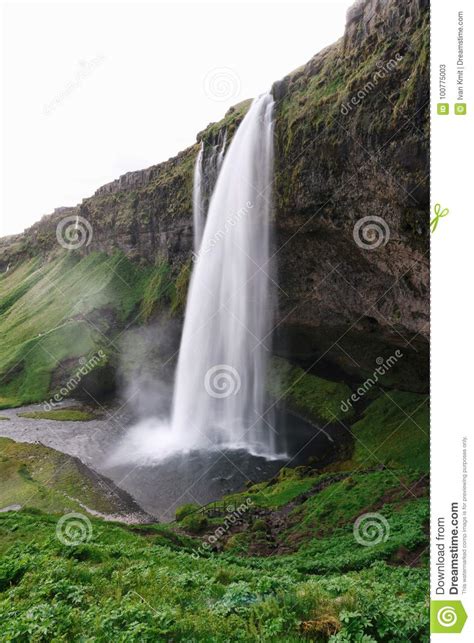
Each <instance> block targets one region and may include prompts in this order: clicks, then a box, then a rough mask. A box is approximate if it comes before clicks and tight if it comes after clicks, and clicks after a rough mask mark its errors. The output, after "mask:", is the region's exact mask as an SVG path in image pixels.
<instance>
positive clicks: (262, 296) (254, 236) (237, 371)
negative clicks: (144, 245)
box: [172, 94, 274, 455]
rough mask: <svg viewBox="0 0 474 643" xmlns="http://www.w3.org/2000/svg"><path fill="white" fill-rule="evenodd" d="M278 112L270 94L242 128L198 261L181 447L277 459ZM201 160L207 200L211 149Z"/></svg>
mask: <svg viewBox="0 0 474 643" xmlns="http://www.w3.org/2000/svg"><path fill="white" fill-rule="evenodd" d="M273 104H274V103H273V98H272V97H271V95H270V94H265V95H263V96H260V97H259V98H257V99H255V100H254V101H253V103H252V105H251V107H250V109H249V111H248V113H247V115H246V116H245V118H244V120H243V121H242V123H241V125H240V126H239V128H238V130H237V132H236V134H235V136H234V138H233V140H232V143H231V145H230V147H229V149H228V151H227V153H226V155H225V157H224V159H223V163H222V168H221V170H220V173H219V176H218V179H217V183H216V186H215V189H214V192H213V194H212V197H211V200H210V204H209V211H208V213H207V220H206V223H205V228H204V231H203V235H202V240H201V242H200V244H198V245H199V246H200V247H199V252H198V253H197V254H196V256H195V259H196V262H195V266H194V271H193V275H192V279H191V284H190V288H189V294H188V301H187V306H186V314H185V322H184V328H183V335H182V339H181V347H180V353H179V359H178V366H177V372H176V381H175V389H174V398H173V409H172V434H173V442H179V443H182V444H183V446H186V445H188V448H193V447H197V446H199V447H203V448H212V447H213V446H220V447H223V446H226V447H230V448H245V449H247V450H248V451H250V452H252V453H257V454H266V455H271V454H272V453H274V439H273V438H274V435H273V430H272V428H271V427H270V426H269V424H268V421H269V418H268V416H266V418H265V419H263V417H262V415H264V412H265V375H266V366H267V364H266V362H267V352H268V344H269V336H270V331H271V328H272V318H273V314H272V308H273V296H272V291H271V285H272V283H273V281H272V278H271V270H272V268H271V261H270V215H271V183H272V171H273V120H272V112H273ZM200 154H201V158H200V159H199V162H198V163H197V164H196V175H197V177H198V180H199V186H198V187H199V194H200V192H201V186H202V168H203V165H202V159H203V148H202V147H201V152H200ZM198 168H199V169H198ZM195 194H196V193H195ZM197 213H198V214H199V215H201V214H202V211H201V210H198V211H197ZM196 219H197V220H198V225H201V223H202V221H201V218H199V217H195V220H196Z"/></svg>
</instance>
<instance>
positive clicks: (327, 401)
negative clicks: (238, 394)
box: [268, 357, 353, 423]
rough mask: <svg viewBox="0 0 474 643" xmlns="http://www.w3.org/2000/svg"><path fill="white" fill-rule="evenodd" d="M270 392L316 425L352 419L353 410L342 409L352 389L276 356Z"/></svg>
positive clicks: (269, 385)
mask: <svg viewBox="0 0 474 643" xmlns="http://www.w3.org/2000/svg"><path fill="white" fill-rule="evenodd" d="M268 389H269V393H270V394H271V395H272V396H273V397H275V398H276V399H278V400H283V401H285V402H286V403H287V404H288V406H289V407H290V408H291V409H293V410H295V411H297V412H300V413H302V414H304V415H305V416H306V417H308V418H309V419H311V420H313V421H315V422H322V423H327V422H335V421H337V420H338V419H341V418H345V421H347V419H350V417H351V416H352V414H353V410H352V409H350V410H349V411H348V412H347V413H345V412H344V411H342V410H341V402H343V401H344V400H346V399H347V398H348V397H350V395H351V389H350V388H349V387H348V386H347V385H346V384H343V383H341V382H332V381H331V380H327V379H324V378H322V377H316V376H315V375H311V374H309V373H306V372H305V371H304V370H303V369H302V368H299V367H298V366H292V365H291V364H290V363H289V362H287V361H286V360H284V359H282V358H280V357H275V358H273V359H272V361H271V365H270V371H269V381H268Z"/></svg>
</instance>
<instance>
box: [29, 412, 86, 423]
mask: <svg viewBox="0 0 474 643" xmlns="http://www.w3.org/2000/svg"><path fill="white" fill-rule="evenodd" d="M18 417H22V418H31V419H32V420H57V421H58V422H88V421H89V420H93V419H94V418H95V415H94V414H93V413H91V412H90V411H82V410H79V409H53V410H52V411H26V412H25V413H18Z"/></svg>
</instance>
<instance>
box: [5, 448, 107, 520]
mask: <svg viewBox="0 0 474 643" xmlns="http://www.w3.org/2000/svg"><path fill="white" fill-rule="evenodd" d="M0 480H1V484H0V509H1V508H3V507H8V506H10V505H17V504H18V505H21V506H24V507H32V508H36V509H42V510H44V511H48V512H53V513H63V512H66V511H67V512H70V511H81V512H84V508H83V506H87V507H89V508H90V509H92V510H94V511H99V512H101V513H116V512H117V503H116V502H114V494H113V493H112V492H111V493H110V494H106V493H104V489H106V488H105V487H104V488H102V489H101V488H100V486H99V484H98V480H99V476H97V475H96V474H94V473H93V472H91V471H90V470H88V469H86V467H84V466H83V465H81V463H79V461H78V460H76V459H75V458H71V457H70V456H67V455H65V454H64V453H60V452H59V451H55V450H54V449H49V448H48V447H45V446H43V445H40V444H25V443H18V442H14V441H13V440H10V439H9V438H0Z"/></svg>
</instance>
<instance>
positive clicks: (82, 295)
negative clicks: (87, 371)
mask: <svg viewBox="0 0 474 643" xmlns="http://www.w3.org/2000/svg"><path fill="white" fill-rule="evenodd" d="M186 275H187V272H186V270H185V269H184V268H183V270H181V271H180V272H179V273H178V274H177V275H174V274H172V273H171V271H170V269H169V267H168V266H167V264H166V263H164V262H159V263H158V264H157V265H156V266H148V267H140V266H137V265H136V264H134V263H132V262H131V261H130V260H129V259H127V257H125V255H123V254H121V253H119V252H117V253H115V254H113V255H112V256H108V255H106V254H105V253H100V252H95V253H91V254H89V255H87V256H80V255H77V254H75V253H64V254H60V255H59V256H57V257H56V258H54V259H51V260H50V261H46V262H41V261H39V260H32V261H26V262H24V263H23V264H21V265H19V266H18V267H17V268H16V269H15V270H12V271H10V272H8V273H6V274H3V275H2V277H1V279H0V309H1V311H2V312H1V314H0V332H1V333H2V338H3V341H2V344H1V346H0V408H1V407H2V406H3V407H8V406H15V405H19V404H24V403H28V402H37V401H42V400H45V399H47V398H48V397H49V395H50V394H51V393H53V391H52V390H51V382H52V378H53V374H54V372H55V371H56V369H58V368H59V367H60V366H61V365H63V364H66V369H65V372H63V379H64V380H65V381H66V380H67V376H68V371H69V373H73V372H74V370H75V369H77V368H78V367H80V365H81V363H80V362H79V359H80V358H84V359H83V360H82V361H83V362H86V361H87V359H88V358H89V357H91V356H92V355H94V354H96V353H97V351H99V350H100V349H102V350H103V354H104V357H103V358H102V359H101V363H100V367H101V368H104V367H106V366H107V364H108V363H109V362H113V360H114V359H115V358H116V351H117V348H116V345H115V344H114V340H115V339H116V338H117V337H119V336H120V335H121V334H122V333H123V332H124V331H125V330H126V329H127V328H128V326H130V325H132V324H135V325H137V324H140V323H143V322H145V321H149V320H150V318H151V317H152V316H153V314H154V313H156V311H157V310H159V309H160V308H161V309H162V310H165V309H166V310H168V311H170V312H169V314H176V313H178V312H181V309H182V305H183V302H184V300H185V295H184V294H183V293H185V292H186V289H187V280H186ZM64 383H65V382H64Z"/></svg>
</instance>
